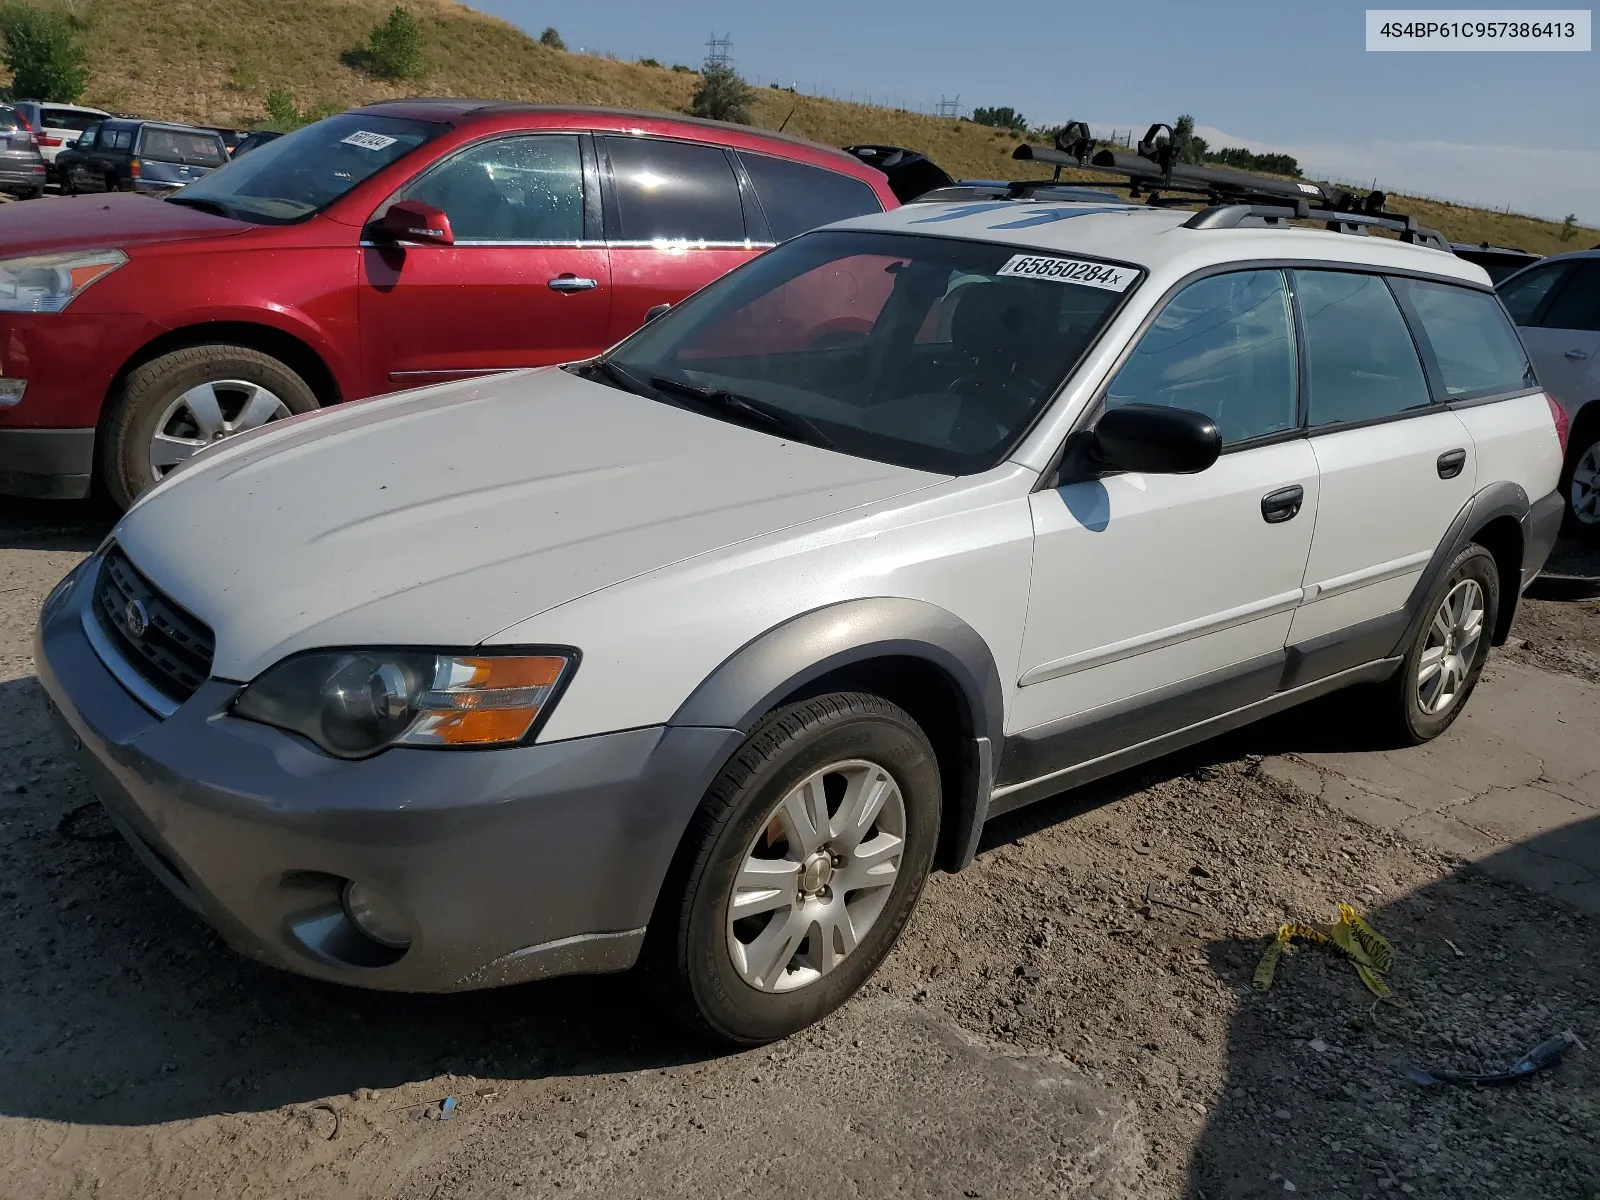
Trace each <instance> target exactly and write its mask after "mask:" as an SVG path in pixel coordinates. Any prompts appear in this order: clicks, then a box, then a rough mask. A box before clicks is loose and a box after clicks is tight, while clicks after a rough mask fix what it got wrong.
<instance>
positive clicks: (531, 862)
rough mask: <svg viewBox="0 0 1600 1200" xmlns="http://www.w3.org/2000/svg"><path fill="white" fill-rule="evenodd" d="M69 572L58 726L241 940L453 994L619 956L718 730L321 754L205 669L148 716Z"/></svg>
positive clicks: (206, 912) (114, 804)
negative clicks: (172, 709) (89, 626)
mask: <svg viewBox="0 0 1600 1200" xmlns="http://www.w3.org/2000/svg"><path fill="white" fill-rule="evenodd" d="M80 573H81V574H83V575H85V576H88V577H89V578H86V579H84V580H82V581H80V582H79V583H77V584H75V585H74V586H73V588H72V589H71V591H70V592H69V593H67V594H66V595H65V596H60V595H58V596H55V597H53V598H52V600H51V602H49V603H48V604H47V606H46V610H45V612H44V613H43V614H42V616H41V620H40V626H39V632H38V635H37V638H36V644H35V659H36V662H37V664H38V672H39V679H40V682H41V684H42V685H43V686H44V689H45V692H46V693H47V695H48V696H49V698H50V700H51V705H52V710H53V713H54V716H55V719H56V721H57V724H58V727H59V728H60V730H61V732H62V734H63V736H64V737H65V738H66V740H67V741H68V743H69V744H70V745H72V746H73V747H74V748H75V751H76V754H77V758H78V760H79V761H80V763H81V764H82V765H83V767H84V769H85V770H86V772H87V773H88V774H89V776H90V779H91V781H92V782H93V784H94V787H95V789H96V791H97V792H98V794H99V795H100V796H101V798H102V800H103V801H104V803H105V804H106V806H107V808H108V809H109V810H110V811H111V813H112V814H113V818H114V820H115V822H116V824H117V825H118V827H119V828H120V829H121V830H122V831H123V833H124V835H125V836H126V837H127V839H128V841H129V843H130V844H131V845H132V846H133V848H134V849H135V851H136V852H137V853H138V855H139V857H140V858H141V859H142V860H143V861H144V862H145V864H146V865H147V866H148V867H149V868H150V869H151V870H152V872H153V873H155V874H156V876H157V877H158V878H160V879H161V880H162V881H163V882H164V883H166V884H167V886H168V887H169V888H170V889H171V890H172V891H173V892H174V893H175V894H177V895H178V897H179V898H180V899H181V900H183V902H184V903H186V904H188V905H189V906H190V907H192V908H193V909H195V910H196V911H197V912H199V913H200V914H201V915H202V916H203V917H204V918H205V919H206V920H207V921H208V922H210V923H211V924H212V925H213V926H214V927H215V928H216V929H217V930H218V931H219V932H221V933H222V935H223V936H224V937H225V938H226V939H227V941H228V942H229V943H230V944H231V945H232V946H233V947H234V948H235V949H237V950H239V951H240V952H241V953H244V954H246V955H249V956H250V957H252V958H256V959H259V960H261V961H263V962H266V963H270V964H272V965H274V966H278V967H282V968H285V969H288V970H292V971H296V972H299V973H301V974H305V975H312V976H316V977H319V978H323V979H329V980H334V981H338V982H343V983H351V984H357V985H360V986H364V987H372V988H383V989H390V990H397V991H453V990H458V989H463V988H472V987H485V986H492V985H497V984H507V983H515V982H519V981H522V980H526V979H536V978H541V977H545V976H550V975H557V974H569V973H574V972H591V971H614V970H623V969H626V968H627V967H629V966H631V965H632V963H633V961H634V959H635V958H636V957H637V954H638V951H639V947H640V945H641V944H642V941H643V936H644V927H645V925H646V923H647V922H648V920H649V918H650V913H651V910H652V908H653V907H654V904H655V901H656V897H657V894H658V892H659V890H660V887H661V883H662V880H663V878H664V877H665V875H666V872H667V869H668V866H669V865H670V863H671V860H672V857H673V855H674V853H675V852H676V850H677V846H678V842H679V839H680V838H681V836H682V833H683V830H684V828H685V826H686V825H687V824H688V821H689V818H690V816H691V815H692V814H693V812H694V809H695V808H696V806H697V805H698V804H699V802H700V799H701V797H702V795H703V794H704V792H705V789H706V788H707V787H708V786H709V784H710V782H711V779H712V778H713V777H714V775H715V773H716V771H717V770H719V769H720V767H721V764H722V763H723V762H724V761H726V758H727V756H728V755H729V754H731V753H732V751H733V749H734V748H735V747H736V746H737V745H738V743H739V742H740V740H741V738H742V735H741V734H739V733H738V731H736V730H730V729H718V728H707V727H664V726H660V727H654V728H648V729H636V730H629V731H624V732H619V733H613V734H607V735H604V736H599V737H593V738H581V739H574V740H571V741H565V742H553V743H549V744H542V745H532V746H524V747H517V748H512V749H506V750H491V751H426V750H409V749H396V750H389V751H386V752H384V753H382V754H379V755H377V756H375V757H373V758H370V759H366V760H363V761H359V762H345V761H340V760H336V759H332V758H330V757H329V756H327V755H325V754H322V753H321V752H319V751H317V750H315V749H314V748H312V747H310V746H309V745H307V744H306V743H304V742H301V741H300V740H298V739H296V738H294V737H292V736H290V735H288V734H285V733H282V732H280V731H278V730H276V729H272V728H269V727H267V726H264V725H257V724H254V723H252V722H249V721H242V720H238V719H236V718H233V717H230V716H227V715H226V709H227V706H228V703H229V701H230V700H231V699H232V697H233V695H234V694H235V693H236V691H237V685H235V684H230V683H225V682H220V681H216V680H213V681H210V682H208V683H206V684H204V685H202V686H201V688H200V689H199V691H197V692H196V693H195V694H194V695H193V696H192V697H190V698H189V699H188V700H187V701H186V702H185V703H184V704H183V705H182V706H181V707H180V708H179V709H178V711H177V712H176V713H174V714H173V715H172V716H171V717H168V718H166V719H165V720H162V719H160V718H158V717H156V716H155V715H154V714H152V713H150V712H149V711H148V710H147V709H145V708H144V707H143V706H142V705H140V704H139V703H137V702H136V701H135V700H134V699H133V698H132V697H131V696H130V695H129V694H128V693H127V692H126V691H125V690H124V689H123V688H122V686H121V685H120V684H119V683H117V681H116V680H115V679H114V678H113V677H112V676H111V674H110V673H109V672H108V671H107V670H106V668H105V667H104V666H103V665H102V663H101V661H100V659H99V658H98V657H97V656H96V654H95V652H94V650H93V649H92V648H91V647H90V644H89V641H88V639H87V638H86V637H85V635H84V632H83V627H82V622H81V611H82V606H83V604H84V602H85V600H86V598H87V593H88V591H89V585H90V584H91V583H92V568H90V567H86V568H85V569H84V570H83V571H82V572H80ZM345 880H356V881H358V882H360V883H363V884H365V885H367V886H369V887H373V888H375V889H377V890H378V891H379V892H381V893H382V894H383V895H384V896H386V897H387V898H388V899H389V900H391V901H392V902H393V903H395V904H396V905H398V906H399V908H400V910H401V911H402V912H403V913H404V914H405V916H406V919H407V922H408V924H409V926H410V930H411V945H410V947H409V949H407V950H406V951H405V952H403V953H400V954H394V953H393V952H384V951H382V950H381V949H380V950H377V951H374V944H369V943H368V942H367V941H366V939H364V938H362V937H361V936H360V935H358V934H356V933H355V929H354V926H353V925H351V924H350V922H349V921H348V918H346V917H345V916H344V915H343V913H342V911H341V909H340V905H339V894H340V890H341V888H342V885H343V881H345Z"/></svg>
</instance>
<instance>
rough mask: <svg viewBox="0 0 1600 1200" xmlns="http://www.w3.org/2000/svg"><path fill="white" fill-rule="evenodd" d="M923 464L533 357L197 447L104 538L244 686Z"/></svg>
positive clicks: (823, 511)
mask: <svg viewBox="0 0 1600 1200" xmlns="http://www.w3.org/2000/svg"><path fill="white" fill-rule="evenodd" d="M941 478H942V476H936V475H929V474H926V473H924V472H920V471H913V470H909V469H906V468H902V467H895V466H889V465H886V464H884V463H878V462H872V461H869V460H866V459H860V458H852V457H850V456H848V455H844V454H837V453H834V452H832V451H828V450H821V449H818V448H816V447H813V446H807V445H802V444H798V443H794V442H789V441H785V440H782V439H779V438H777V437H773V436H771V435H769V434H766V433H763V432H760V431H757V430H752V429H748V428H745V427H742V426H738V425H733V424H729V423H727V422H723V421H718V420H714V419H712V418H709V417H704V416H701V415H698V414H696V413H692V412H688V411H685V410H683V409H679V408H674V407H672V406H670V405H667V404H658V403H656V402H654V401H651V400H648V399H645V398H642V397H639V396H634V395H631V394H629V393H626V392H622V391H618V390H616V389H613V388H609V387H605V386H601V385H599V384H593V383H588V382H585V381H583V380H580V379H577V378H576V377H574V376H572V375H571V374H569V373H567V372H565V371H561V370H558V369H553V368H550V369H544V370H539V371H532V372H522V373H518V374H514V375H501V376H496V377H493V378H490V379H482V380H474V381H469V382H466V383H459V384H450V385H446V386H443V387H437V388H430V389H428V390H425V391H418V392H407V393H403V394H400V395H395V396H388V397H384V398H382V399H378V400H370V401H365V402H362V403H358V404H351V405H345V406H342V407H340V408H336V409H332V410H329V411H327V412H325V413H319V414H313V415H311V416H309V417H303V418H297V419H291V420H289V421H286V422H282V423H280V424H276V425H273V426H269V427H267V428H266V429H263V430H261V431H259V432H258V433H256V434H253V435H246V436H244V437H242V438H240V439H239V440H238V441H237V442H230V443H228V444H225V445H223V446H219V447H217V448H216V449H215V450H211V451H208V452H207V453H206V454H205V455H204V456H202V457H201V458H199V459H198V460H196V461H195V462H194V464H193V465H192V466H190V467H187V468H186V469H184V470H183V471H182V472H181V473H180V474H179V475H178V476H177V477H176V478H174V479H173V480H171V481H170V482H169V483H167V484H164V485H162V486H161V487H159V488H157V489H156V490H155V491H154V492H153V493H151V494H150V495H148V496H147V497H145V498H144V499H143V500H142V501H141V502H140V503H138V504H137V505H135V506H134V508H133V509H132V510H130V511H129V513H128V515H127V516H126V517H124V518H123V520H122V523H121V524H120V525H119V526H118V527H117V530H116V532H115V534H114V536H115V538H116V539H117V541H118V542H119V543H120V544H121V545H122V547H123V549H124V550H126V552H127V553H128V555H129V556H130V557H131V558H132V560H133V561H134V563H135V564H136V565H137V566H138V567H139V569H140V570H141V571H143V572H144V573H145V574H146V575H147V576H149V578H150V579H151V581H152V582H153V583H155V584H156V586H157V587H159V588H161V589H162V590H163V591H165V592H166V593H167V594H169V595H170V596H171V597H172V598H173V599H174V600H176V601H177V602H178V603H180V604H182V605H183V606H184V607H186V608H188V609H189V610H190V611H192V612H193V613H194V614H195V615H196V616H198V617H200V618H201V619H202V620H204V621H205V622H206V623H207V624H209V625H210V626H211V628H212V630H213V631H214V632H215V634H216V644H217V649H216V658H215V660H214V664H213V671H214V673H215V674H216V675H217V676H219V677H221V678H224V679H239V680H247V679H250V678H252V677H254V676H255V675H256V674H258V673H259V672H260V671H262V670H263V669H264V668H266V667H268V666H270V665H272V663H274V662H276V661H277V660H278V659H280V658H282V657H283V656H284V655H286V654H289V653H292V652H294V651H297V650H304V649H308V648H311V647H318V646H350V645H419V646H441V647H470V646H473V645H476V644H478V643H479V642H481V641H483V640H484V639H486V638H488V637H491V636H492V635H493V634H495V633H497V632H498V631H500V630H502V629H504V628H506V627H507V626H509V625H512V624H515V623H516V622H518V621H521V620H523V619H525V618H527V617H530V616H534V615H535V614H537V613H540V612H544V611H546V610H548V609H550V608H552V607H554V606H556V605H559V604H562V603H564V602H566V601H568V600H572V599H575V598H576V597H579V596H583V595H586V594H588V593H591V592H595V591H598V590H600V589H602V588H606V587H609V586H611V585H612V584H615V583H618V582H621V581H622V580H624V579H629V578H631V577H633V576H636V575H639V574H642V573H643V572H646V571H652V570H655V569H657V568H659V567H663V566H666V565H669V564H671V563H674V562H677V561H680V560H682V559H685V558H689V557H691V556H693V555H698V554H703V553H706V552H708V551H712V550H716V549H718V548H720V547H723V546H727V545H730V544H732V543H734V542H738V541H742V540H744V539H747V538H751V537H757V536H760V535H762V534H766V533H771V532H773V531H775V530H778V529H782V528H785V527H787V526H790V525H795V524H798V523H801V522H806V521H813V520H816V519H818V518H821V517H827V516H830V515H832V514H835V513H839V512H842V511H844V510H846V509H851V508H855V507H857V506H860V505H863V504H870V503H873V502H875V501H879V500H884V499H887V498H889V497H891V496H895V495H899V494H902V493H904V492H907V491H911V490H913V489H916V488H919V487H924V486H927V485H929V484H932V483H935V482H937V481H938V480H939V479H941ZM580 649H581V647H580Z"/></svg>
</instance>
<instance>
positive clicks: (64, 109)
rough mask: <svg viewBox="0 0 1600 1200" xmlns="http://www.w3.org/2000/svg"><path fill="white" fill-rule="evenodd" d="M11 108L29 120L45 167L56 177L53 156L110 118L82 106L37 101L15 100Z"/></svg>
mask: <svg viewBox="0 0 1600 1200" xmlns="http://www.w3.org/2000/svg"><path fill="white" fill-rule="evenodd" d="M13 107H15V108H16V110H17V111H18V112H20V113H22V114H23V115H24V116H26V117H27V118H28V124H29V125H31V126H32V127H33V132H34V136H35V137H36V138H37V139H38V141H39V153H40V154H41V155H43V156H44V161H45V167H46V169H47V170H49V172H50V174H51V176H52V177H53V176H54V175H55V163H56V156H57V155H59V154H60V153H61V152H62V151H63V150H66V149H68V148H69V147H72V146H76V145H77V144H78V137H79V135H81V134H82V133H83V131H84V130H85V129H88V128H89V126H91V125H98V124H99V123H100V122H101V121H103V120H105V119H106V118H107V117H109V116H110V115H111V114H110V113H108V112H106V111H104V110H103V109H98V108H85V107H84V106H83V105H81V104H46V103H44V102H42V101H39V100H16V101H13Z"/></svg>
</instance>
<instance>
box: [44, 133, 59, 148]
mask: <svg viewBox="0 0 1600 1200" xmlns="http://www.w3.org/2000/svg"><path fill="white" fill-rule="evenodd" d="M38 141H39V145H41V146H59V145H61V139H60V138H58V137H50V136H49V135H48V134H44V135H41V136H40V137H39V139H38Z"/></svg>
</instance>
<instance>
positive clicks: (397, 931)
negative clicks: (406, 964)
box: [344, 880, 411, 950]
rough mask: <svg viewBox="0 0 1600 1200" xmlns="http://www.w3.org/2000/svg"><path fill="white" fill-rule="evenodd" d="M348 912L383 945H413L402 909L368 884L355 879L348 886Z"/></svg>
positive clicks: (397, 948)
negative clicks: (357, 881)
mask: <svg viewBox="0 0 1600 1200" xmlns="http://www.w3.org/2000/svg"><path fill="white" fill-rule="evenodd" d="M344 915H345V916H347V917H349V918H350V923H351V924H352V925H354V926H355V927H356V928H357V929H359V930H360V931H361V932H362V933H364V934H366V935H367V936H368V937H369V938H371V939H372V940H373V941H375V942H377V943H378V944H379V945H380V946H387V947H389V948H390V949H391V950H405V949H407V948H408V947H409V946H410V945H411V930H410V929H409V928H408V927H407V926H406V919H405V917H404V916H403V915H401V912H400V910H399V909H398V908H396V907H395V906H394V905H393V904H392V903H390V902H389V901H388V900H385V899H384V898H383V897H382V896H380V895H379V894H378V893H377V892H375V891H373V890H372V889H371V888H369V887H367V886H366V885H364V884H360V883H356V882H355V881H354V880H351V881H350V882H349V883H347V884H345V885H344Z"/></svg>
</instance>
